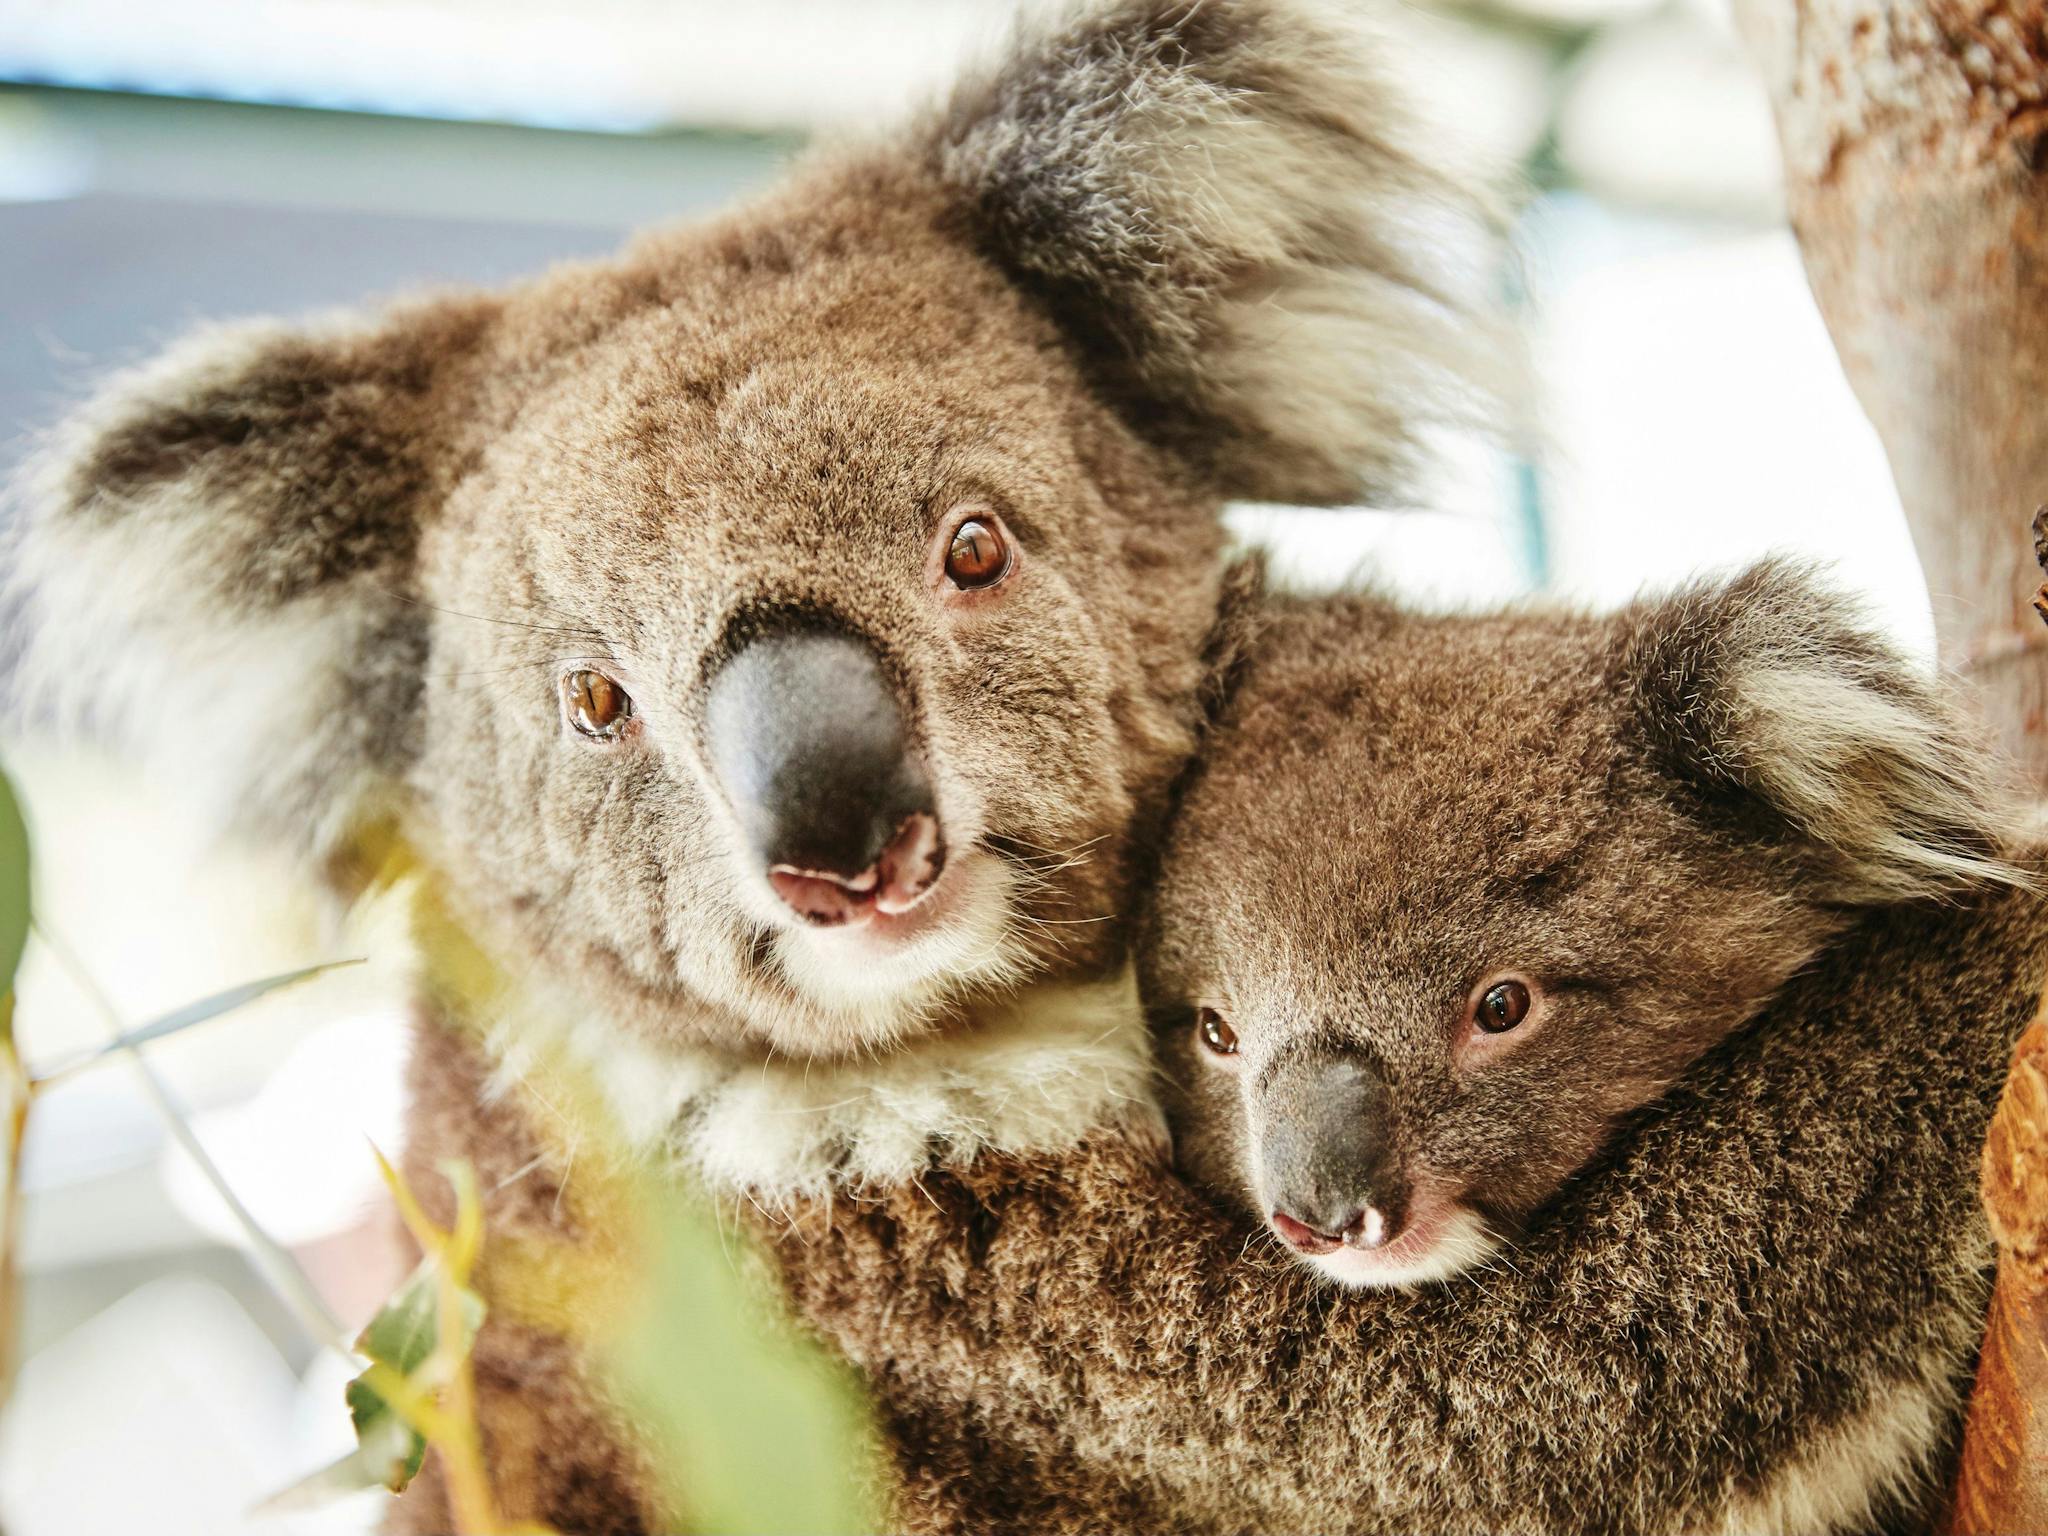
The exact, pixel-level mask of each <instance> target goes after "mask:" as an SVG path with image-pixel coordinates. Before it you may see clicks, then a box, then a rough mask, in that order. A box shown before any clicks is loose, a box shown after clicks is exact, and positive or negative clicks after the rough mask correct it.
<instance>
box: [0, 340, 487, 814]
mask: <svg viewBox="0 0 2048 1536" xmlns="http://www.w3.org/2000/svg"><path fill="white" fill-rule="evenodd" d="M488 320H489V314H488V311H487V309H486V306H485V305H484V303H483V302H481V301H468V300H449V301H442V302H435V303H430V304H424V305H419V306H415V307H412V308H410V309H406V310H401V311H398V312H396V313H394V314H393V315H392V316H391V317H389V318H388V319H387V320H386V321H384V322H383V323H381V324H376V325H365V324H356V323H334V324H328V325H322V326H318V327H315V328H312V329H305V330H292V329H287V328H285V327H282V326H278V325H274V324H269V323H261V324H247V325H238V326H232V327H225V328H217V329H212V330H207V331H203V332H201V333H199V334H197V335H194V336H192V337H190V338H188V339H187V340H185V341H184V342H183V343H181V344H179V345H177V346H175V347H173V348H172V349H170V350H169V351H168V352H167V353H165V354H164V355H162V356H161V357H159V358H157V359H156V360H155V361H153V362H150V363H148V364H146V365H144V366H142V367H140V368H138V369H136V370H134V371H132V372H130V373H127V374H125V375H122V376H120V377H117V378H115V379H113V380H112V381H111V382H110V383H109V384H108V385H107V386H106V387H105V388H104V389H102V390H101V392H100V393H99V395H98V396H97V397H96V398H95V399H93V400H92V401H91V402H89V403H88V404H87V405H86V406H85V407H84V408H83V409H82V410H80V411H79V412H78V413H77V414H76V415H75V416H74V417H73V418H72V419H71V420H70V421H68V422H66V423H65V424H63V425H62V426H60V427H59V428H58V429H57V431H56V432H55V433H54V434H53V435H52V437H51V439H50V440H49V441H48V443H47V444H46V445H45V446H44V448H43V450H42V451H41V452H40V453H39V454H38V455H37V456H36V457H35V458H34V459H33V460H32V461H31V463H30V465H29V466H28V468H27V470H26V471H25V473H24V474H23V476H22V478H21V479H20V481H19V482H18V483H17V484H16V485H15V486H14V487H13V490H12V496H13V499H15V501H16V503H17V506H16V509H15V516H14V519H13V521H14V527H13V529H12V531H11V533H10V535H9V540H8V542H9V543H10V544H11V545H12V548H11V549H10V550H8V551H7V563H6V573H7V574H6V588H7V596H8V597H9V599H10V603H9V606H10V607H11V608H13V609H14V610H15V613H16V616H17V618H18V620H19V622H20V625H21V629H22V635H21V641H22V643H21V646H20V655H19V660H18V664H17V671H16V678H15V683H16V686H15V687H14V688H13V689H12V690H11V692H12V693H13V695H14V697H13V698H12V700H11V701H10V703H11V705H12V706H13V712H19V713H23V714H26V715H29V716H31V717H37V718H40V719H42V720H44V721H46V722H48V723H54V724H56V725H58V726H60V727H63V728H69V729H74V730H83V731H87V732H90V733H92V734H95V735H99V736H102V737H105V738H108V739H110V740H111V741H112V743H113V744H114V745H116V746H117V747H119V748H120V749H122V750H124V751H126V752H129V753H132V754H133V755H135V756H136V757H138V758H139V759H140V761H141V763H142V765H143V766H144V768H145V769H146V770H147V771H148V772H149V773H150V774H151V776H152V777H153V778H154V779H155V780H156V781H157V782H159V783H162V784H164V785H165V786H166V787H168V788H172V789H177V790H180V791H185V792H190V793H192V794H194V795H196V796H198V797H199V798H200V800H201V808H202V809H204V810H206V811H208V812H210V813H211V815H212V818H213V819H214V820H216V821H217V822H219V823H220V824H222V825H223V826H226V825H234V826H237V827H244V828H248V829H250V830H253V831H256V832H258V833H259V834H260V835H263V836H266V837H271V838H279V837H281V838H283V839H285V840H288V841H289V842H290V843H292V844H295V845H297V846H298V847H299V848H301V849H302V850H305V851H308V852H316V853H317V852H321V851H324V850H325V848H326V847H327V846H328V845H330V844H331V843H332V841H333V840H334V839H335V838H336V837H338V836H339V835H340V834H341V833H342V832H344V831H346V830H347V829H348V827H349V826H350V824H351V823H352V822H353V821H354V820H355V819H356V818H357V817H359V816H362V815H365V814H368V813H369V812H370V811H371V809H372V807H371V805H370V804H369V802H371V801H372V800H373V798H374V795H375V792H376V787H377V786H378V785H379V784H381V783H388V782H389V781H390V779H391V777H392V775H393V774H394V773H395V772H396V771H397V770H398V769H400V768H402V767H403V765H404V763H405V761H406V760H407V759H408V757H409V756H410V755H411V753H412V752H413V749H414V736H415V732H416V728H417V722H416V704H417V700H418V695H419V687H420V669H421V665H422V662H423V660H424V650H425V643H426V642H425V634H426V629H425V624H424V622H423V614H422V612H421V610H420V609H419V607H418V605H417V603H416V602H413V601H410V600H409V599H410V595H411V592H412V588H413V583H414V557H415V551H416V549H417V545H418V539H419V532H420V526H421V521H422V519H423V518H424V517H425V516H426V515H427V514H428V513H429V511H430V510H431V508H432V507H433V506H434V505H435V504H436V503H437V502H438V500H439V499H440V497H441V495H442V494H443V492H444V491H445V488H446V484H447V481H448V480H449V478H450V476H451V461H452V460H453V459H454V458H455V452H454V450H453V447H452V439H453V434H454V432H455V430H456V421H457V418H458V412H457V410H456V408H455V398H456V396H457V395H458V394H459V393H460V388H461V387H460V385H459V384H458V382H457V381H458V378H459V376H460V375H461V374H463V372H464V371H465V369H466V367H467V365H468V362H469V360H471V359H472V358H473V355H474V353H475V350H476V346H477V343H478V339H479V337H480V336H481V335H482V333H483V331H484V330H485V328H486V326H487V324H488Z"/></svg>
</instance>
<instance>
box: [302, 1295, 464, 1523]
mask: <svg viewBox="0 0 2048 1536" xmlns="http://www.w3.org/2000/svg"><path fill="white" fill-rule="evenodd" d="M456 1295H457V1297H458V1299H459V1305H460V1306H461V1309H462V1343H463V1348H464V1349H465V1350H467V1349H468V1348H469V1346H470V1345H471V1344H472V1343H473V1342H474V1341H475V1339H476V1334H477V1330H478V1329H479V1328H481V1327H482V1326H483V1322H484V1303H483V1298H482V1297H481V1296H479V1295H477V1294H476V1292H474V1291H472V1290H470V1289H469V1288H468V1287H466V1286H462V1287H458V1288H457V1291H456ZM440 1297H441V1266H440V1261H439V1260H438V1259H436V1258H434V1257H432V1256H431V1255H430V1256H429V1257H427V1258H425V1259H422V1260H421V1261H420V1266H419V1268H417V1269H415V1270H414V1271H413V1272H412V1277H411V1278H410V1279H409V1280H407V1281H406V1282H405V1284H404V1285H402V1286H400V1287H399V1288H398V1290H397V1292H396V1293H395V1294H394V1295H393V1296H392V1298H391V1299H390V1300H389V1301H387V1302H385V1303H384V1305H383V1306H382V1307H380V1308H378V1310H377V1315H376V1316H375V1317H373V1318H371V1319H370V1321H369V1324H368V1325H367V1326H366V1327H365V1328H364V1329H363V1331H362V1333H361V1334H359V1335H358V1336H357V1338H356V1348H357V1350H359V1351H360V1352H361V1353H363V1354H365V1355H367V1356H369V1358H370V1359H372V1360H375V1361H377V1362H379V1363H380V1364H383V1365H388V1366H390V1367H391V1368H392V1369H393V1370H395V1371H397V1372H398V1373H399V1374H400V1375H401V1376H404V1377H405V1378H406V1379H407V1380H409V1381H410V1380H412V1379H413V1378H414V1377H415V1376H416V1375H417V1374H418V1372H419V1371H420V1369H421V1368H422V1367H423V1366H425V1365H426V1364H427V1362H428V1361H429V1360H430V1359H431V1358H432V1356H433V1353H434V1349H435V1346H436V1345H437V1344H438V1343H439V1342H440V1338H441V1307H440ZM348 1414H349V1418H350V1419H351V1420H353V1421H354V1423H355V1427H356V1455H355V1456H354V1457H353V1458H349V1460H350V1461H353V1462H354V1463H355V1464H356V1470H357V1471H358V1472H359V1473H360V1474H361V1476H362V1478H363V1481H362V1482H361V1483H359V1484H357V1485H356V1486H358V1487H364V1488H367V1487H371V1486H373V1485H375V1484H378V1483H381V1484H383V1485H384V1486H385V1487H386V1488H389V1489H390V1490H391V1491H392V1492H393V1493H401V1492H403V1491H404V1489H405V1485H406V1484H407V1483H410V1482H411V1481H412V1480H413V1479H414V1478H415V1477H417V1476H418V1475H419V1470H420V1462H421V1459H422V1458H423V1457H425V1455H426V1454H427V1442H426V1437H425V1436H423V1435H421V1434H420V1433H419V1431H418V1430H416V1429H414V1428H413V1427H412V1426H411V1425H410V1424H408V1423H407V1422H406V1421H405V1419H404V1418H403V1417H402V1416H401V1415H400V1414H399V1413H398V1411H397V1410H396V1409H394V1408H393V1407H392V1406H391V1405H390V1404H389V1403H388V1402H386V1401H385V1400H384V1398H383V1397H382V1396H381V1395H380V1394H379V1393H378V1391H377V1389H376V1388H375V1387H373V1386H371V1385H370V1382H369V1380H368V1377H367V1373H366V1374H365V1375H363V1376H358V1377H356V1378H355V1379H354V1380H353V1381H351V1382H350V1383H349V1384H348ZM338 1465H340V1466H346V1465H348V1461H344V1462H342V1463H339V1464H338ZM333 1470H334V1469H332V1468H330V1469H329V1471H330V1472H332V1471H333Z"/></svg>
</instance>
